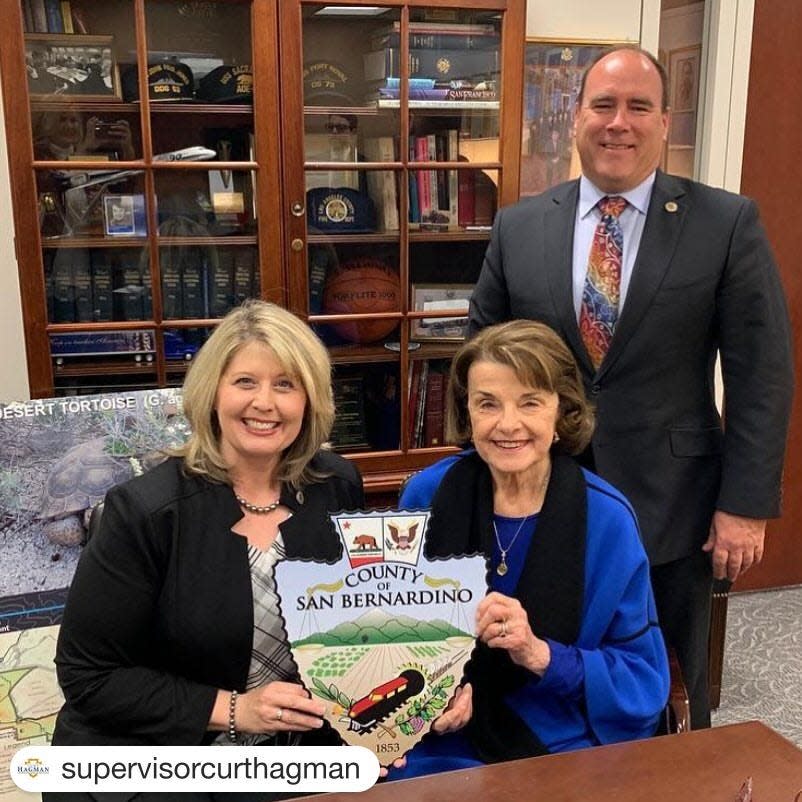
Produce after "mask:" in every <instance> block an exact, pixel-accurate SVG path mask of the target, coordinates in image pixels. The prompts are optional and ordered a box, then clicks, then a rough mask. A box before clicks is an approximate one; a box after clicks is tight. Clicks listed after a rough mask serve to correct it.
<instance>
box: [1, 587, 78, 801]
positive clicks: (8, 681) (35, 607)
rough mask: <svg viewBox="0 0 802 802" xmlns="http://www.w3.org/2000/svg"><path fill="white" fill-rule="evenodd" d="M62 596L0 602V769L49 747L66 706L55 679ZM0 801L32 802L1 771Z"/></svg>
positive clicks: (58, 593)
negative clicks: (19, 754)
mask: <svg viewBox="0 0 802 802" xmlns="http://www.w3.org/2000/svg"><path fill="white" fill-rule="evenodd" d="M66 596H67V592H66V590H57V591H46V592H42V593H26V594H21V595H17V596H7V597H5V598H4V599H0V766H2V767H6V766H8V765H9V763H10V762H11V757H12V756H13V755H14V753H15V752H16V751H17V750H18V749H21V748H22V747H23V746H34V745H36V744H49V743H50V741H51V739H52V737H53V728H54V726H55V723H56V714H57V713H58V711H59V709H60V708H61V705H62V703H63V701H64V698H63V696H62V695H61V691H60V689H59V686H58V681H57V679H56V667H55V665H54V664H53V656H54V655H55V653H56V638H57V637H58V624H59V621H60V620H61V613H62V610H63V609H64V600H65V598H66ZM0 799H2V800H3V802H30V800H31V794H29V793H26V792H24V791H22V790H20V789H19V788H18V787H17V786H16V785H14V783H13V782H12V780H11V778H10V777H9V775H8V771H6V770H3V771H0Z"/></svg>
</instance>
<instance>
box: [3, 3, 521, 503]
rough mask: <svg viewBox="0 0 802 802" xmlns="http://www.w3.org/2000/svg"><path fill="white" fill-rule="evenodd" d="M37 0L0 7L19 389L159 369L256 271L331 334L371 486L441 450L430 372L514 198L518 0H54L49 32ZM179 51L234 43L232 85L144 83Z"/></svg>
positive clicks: (92, 383) (215, 55)
mask: <svg viewBox="0 0 802 802" xmlns="http://www.w3.org/2000/svg"><path fill="white" fill-rule="evenodd" d="M38 2H39V0H19V2H8V3H2V4H0V25H2V30H3V31H4V32H5V33H4V46H3V48H2V54H1V55H0V67H1V68H2V81H3V93H4V94H3V97H4V104H5V115H6V132H7V141H8V150H9V160H10V173H11V180H12V186H13V195H14V222H15V230H16V237H15V248H16V255H17V261H18V265H19V271H20V285H21V293H22V307H23V317H24V324H25V336H26V349H27V358H28V372H29V384H30V388H31V395H32V396H33V397H47V396H52V395H54V394H73V393H86V392H106V391H113V390H118V389H130V388H142V387H160V386H168V385H178V384H180V383H181V381H182V378H183V374H184V373H185V370H186V365H187V364H188V361H189V360H190V359H191V356H192V353H193V352H194V350H195V349H196V348H197V347H198V346H199V345H200V344H201V342H202V341H203V338H204V336H205V334H206V333H207V332H208V331H209V330H210V328H211V327H213V326H214V325H215V323H216V321H217V320H219V318H220V317H221V316H222V314H224V312H225V310H226V308H227V307H228V306H230V305H231V304H233V303H236V302H237V301H238V300H239V299H241V298H243V297H245V296H246V295H249V294H255V295H259V296H261V297H264V298H267V299H269V300H272V301H275V302H276V303H279V304H282V305H285V306H287V307H288V308H290V309H292V310H293V311H294V312H296V313H297V314H299V315H300V316H302V317H304V318H305V319H307V320H308V321H309V322H310V324H311V325H312V326H313V327H314V328H315V329H316V330H317V331H318V333H319V334H320V336H321V337H322V338H323V340H324V342H326V343H327V345H328V346H329V348H330V350H331V354H332V359H333V363H334V379H335V387H336V389H337V398H338V422H337V427H336V428H335V433H334V438H333V440H334V443H335V446H337V447H338V448H340V449H341V450H342V451H343V452H344V453H347V454H348V455H349V456H353V458H354V459H355V460H356V461H357V463H358V464H359V466H360V468H361V469H362V471H363V473H364V475H365V478H366V485H367V488H368V490H369V491H370V492H372V493H374V494H381V493H385V494H391V493H392V492H394V491H395V489H396V488H397V486H398V484H399V482H400V481H401V479H402V478H403V477H404V476H406V475H407V474H408V473H409V472H410V471H413V470H415V469H417V468H419V467H422V466H423V465H425V464H428V463H429V462H431V461H432V460H433V459H435V458H436V457H437V456H438V455H439V454H441V453H444V446H443V444H442V441H441V433H440V430H439V426H440V421H439V420H438V416H440V417H441V411H440V410H441V405H442V402H441V400H440V399H442V390H443V385H444V380H443V378H442V377H443V376H444V375H445V372H446V370H447V367H448V363H449V361H450V358H451V356H452V355H453V353H454V351H455V349H456V347H457V345H458V339H457V338H458V337H459V333H460V331H461V326H462V321H463V320H464V318H465V312H464V303H465V299H466V298H467V297H468V296H469V293H470V287H471V285H472V284H473V283H474V282H475V281H476V278H477V277H478V274H479V270H480V268H481V264H482V258H483V255H484V250H485V248H486V245H487V241H488V238H489V235H490V230H489V225H490V223H491V221H492V216H493V213H494V211H495V209H496V208H498V206H500V205H504V204H507V203H511V202H514V201H516V200H517V198H518V183H519V182H518V179H519V167H520V146H521V107H522V78H523V51H524V29H525V10H526V3H525V0H473V2H472V3H471V4H470V6H469V7H467V8H466V7H465V4H464V3H463V2H457V0H432V1H431V2H426V3H424V2H418V0H409V1H408V2H398V1H396V0H388V2H385V3H383V4H382V5H381V6H380V7H378V8H377V7H376V6H374V5H373V4H372V3H367V2H364V0H350V2H348V3H347V6H348V7H351V8H352V13H351V14H349V15H348V16H345V15H343V13H342V12H343V11H344V6H345V5H346V4H344V3H338V2H336V0H335V2H333V3H329V4H325V3H322V2H315V3H312V2H306V0H245V1H244V2H243V1H239V2H237V1H236V0H230V1H228V0H218V1H217V2H204V3H183V2H177V1H174V0H107V2H105V3H94V2H90V0H71V3H70V4H69V5H70V6H71V9H72V12H73V13H72V19H71V22H72V23H73V25H72V27H73V30H74V31H76V32H74V33H63V34H57V33H55V32H54V31H52V30H51V31H42V30H38V31H34V30H31V29H32V27H33V26H34V22H35V21H34V20H33V16H34V15H33V6H34V5H36V4H38ZM58 5H59V6H60V7H61V8H62V9H63V8H64V6H65V4H63V3H60V4H58ZM353 7H357V12H358V13H357V14H356V15H355V14H354V13H353ZM337 12H340V13H337ZM40 27H41V24H40ZM176 62H178V63H181V64H185V65H187V66H190V67H191V69H192V70H193V71H194V72H195V78H194V84H196V85H197V84H198V78H199V77H201V78H202V77H203V76H204V75H206V74H208V73H210V72H211V71H212V70H214V69H215V68H217V67H221V66H234V67H239V66H240V65H243V64H251V65H252V75H253V94H252V98H251V97H247V98H246V99H247V102H244V103H243V102H233V103H232V102H228V100H229V98H227V97H225V92H224V91H223V88H222V87H220V86H217V94H215V91H212V93H211V95H209V94H207V95H206V97H205V99H202V100H199V99H198V98H197V97H194V98H191V97H189V96H187V97H183V98H181V99H179V100H176V101H173V102H169V103H168V102H165V103H163V102H160V101H159V100H158V99H157V98H158V97H160V95H158V94H157V93H156V92H155V91H154V90H153V89H151V92H148V82H149V75H150V74H151V72H150V71H151V70H152V69H153V65H154V64H157V63H166V64H168V65H175V64H176ZM171 69H173V66H171V67H169V68H168V70H167V72H169V70H171ZM91 70H95V73H94V74H91V76H90V72H91ZM433 70H434V71H436V75H434V76H433V75H432V74H431V73H432V71H433ZM98 71H100V76H98V75H97V72H98ZM179 71H180V70H179ZM118 76H124V79H123V80H120V78H119V77H118ZM89 77H92V79H93V80H94V81H95V85H94V88H93V89H92V90H91V91H90V89H89V88H88V87H90V86H91V85H92V84H91V82H89V83H86V84H85V86H82V85H81V84H82V83H83V81H84V80H87V81H88V80H89ZM99 77H102V80H103V81H104V83H102V84H101V83H97V81H98V80H99ZM157 77H162V78H165V80H166V79H167V78H169V75H167V73H165V74H161V73H160V74H159V75H158V76H157ZM392 79H394V80H392ZM423 79H429V83H426V82H425V81H424V80H423ZM435 79H436V80H435ZM232 80H233V79H232ZM132 81H133V85H135V86H136V87H137V92H136V95H137V96H136V97H135V96H133V95H132V94H131V93H132V88H131V87H132V83H131V82H132ZM196 89H197V86H196ZM169 91H173V90H169ZM175 91H177V92H180V91H181V90H180V89H179V90H175ZM223 101H225V102H223ZM70 116H72V117H75V118H78V124H79V125H81V126H82V135H81V136H79V137H77V141H76V138H74V139H73V141H72V143H71V144H64V143H63V142H61V143H60V144H58V143H57V146H54V145H52V144H51V140H55V139H56V137H55V136H54V135H53V131H54V129H58V128H59V126H61V125H62V124H63V125H66V124H67V122H68V120H67V118H68V117H70ZM73 122H74V121H73ZM115 125H116V126H117V129H116V139H115V138H114V136H113V134H114V133H115V132H114V131H112V128H113V126H115ZM120 126H122V128H121V127H120ZM121 131H122V133H121ZM127 131H130V139H129V138H128V136H127ZM92 133H94V137H93V136H92V135H91V134H92ZM196 147H203V148H207V149H208V151H209V152H207V153H206V154H205V155H201V157H200V160H197V161H190V160H169V159H168V158H166V157H165V154H174V153H175V152H177V151H178V152H182V153H183V152H184V151H185V149H187V148H196ZM110 161H113V162H114V163H113V164H110V163H109V162H110ZM101 170H106V171H110V172H109V173H106V174H105V175H101V173H99V172H98V171H101ZM108 175H111V176H112V179H111V180H107V178H108ZM424 176H425V178H424ZM455 195H456V198H457V202H456V203H455V202H454V197H455ZM427 206H428V207H431V208H430V209H429V212H430V213H429V214H428V215H427V214H426V210H427ZM118 218H119V219H118ZM248 276H251V279H250V281H251V283H250V285H249V284H248ZM226 288H227V289H226ZM226 301H228V302H226ZM433 310H436V315H433V313H432V312H433ZM104 349H116V350H108V351H106V352H105V353H104V352H103V351H104ZM424 366H425V368H424ZM422 376H425V377H426V378H422ZM438 376H439V377H440V378H438ZM410 395H412V396H414V397H415V398H416V399H418V400H417V401H414V402H412V403H411V402H410ZM422 397H423V398H424V399H428V402H429V406H428V408H427V406H426V404H423V403H421V400H420V399H421V398H422ZM389 498H390V496H388V499H389Z"/></svg>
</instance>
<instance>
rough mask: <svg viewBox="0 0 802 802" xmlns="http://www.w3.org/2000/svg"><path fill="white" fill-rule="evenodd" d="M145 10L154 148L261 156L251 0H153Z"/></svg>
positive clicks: (197, 154) (231, 157)
mask: <svg viewBox="0 0 802 802" xmlns="http://www.w3.org/2000/svg"><path fill="white" fill-rule="evenodd" d="M145 15H146V24H147V35H148V93H149V97H150V101H151V107H150V108H151V130H152V132H153V150H154V153H156V154H176V156H177V157H179V158H185V159H186V158H190V159H199V160H202V159H214V158H217V159H218V160H221V161H251V160H253V142H252V132H253V72H252V68H251V63H252V59H251V45H250V42H251V21H250V20H251V18H250V3H230V2H229V3H222V2H204V3H175V2H172V1H171V0H170V1H166V2H165V1H162V0H149V2H147V3H146V6H145Z"/></svg>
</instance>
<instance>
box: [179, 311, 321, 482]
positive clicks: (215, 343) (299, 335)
mask: <svg viewBox="0 0 802 802" xmlns="http://www.w3.org/2000/svg"><path fill="white" fill-rule="evenodd" d="M251 342H259V343H262V344H264V345H266V346H268V347H269V348H270V349H271V351H273V353H274V354H275V356H276V359H277V360H278V362H279V363H280V364H281V366H282V368H283V369H284V370H286V371H287V373H289V374H290V375H291V376H293V377H294V378H295V379H296V380H297V381H299V382H300V384H301V385H302V387H303V389H304V392H305V393H306V408H305V409H304V418H303V423H302V425H301V432H300V434H299V435H298V437H297V438H296V440H295V441H294V442H293V443H292V444H291V445H290V446H289V447H288V448H287V449H286V450H285V451H284V453H283V454H282V455H281V460H280V462H279V468H278V477H277V478H278V479H279V480H280V481H284V482H288V483H290V484H292V485H294V486H296V487H297V486H301V485H303V484H307V483H309V482H310V481H314V480H315V479H317V478H320V477H319V476H318V475H317V474H316V473H315V472H314V471H312V470H311V469H310V467H309V461H310V460H311V459H312V457H313V456H314V455H315V454H316V453H317V452H318V450H319V449H320V448H321V446H322V445H323V444H324V443H325V442H326V440H327V439H328V437H329V434H330V433H331V427H332V424H333V423H334V398H333V395H332V389H331V362H330V361H329V354H328V351H327V350H326V348H325V346H324V345H323V343H321V342H320V340H319V339H318V338H317V336H316V335H315V334H314V332H313V331H312V330H311V329H310V328H309V327H308V326H307V325H306V324H305V323H304V322H303V321H301V320H299V319H298V318H297V317H295V315H293V314H292V313H291V312H288V311H287V310H286V309H282V308H281V307H280V306H276V305H275V304H272V303H268V302H266V301H256V300H251V301H246V302H245V303H243V304H242V306H239V307H237V308H235V309H232V310H231V312H229V313H228V314H227V315H226V316H225V317H224V318H223V320H222V321H221V323H220V324H219V325H218V326H217V328H216V329H215V330H214V332H213V333H212V336H211V337H209V339H208V340H207V341H206V343H205V344H204V346H203V348H201V350H200V351H199V352H198V354H197V356H196V357H195V359H194V360H193V362H192V366H191V367H190V369H189V372H188V373H187V377H186V380H185V381H184V390H183V395H184V413H185V415H186V416H187V419H188V420H189V423H190V425H191V427H192V434H191V436H190V438H189V440H188V441H187V442H186V444H185V445H184V446H182V447H181V448H180V449H177V451H176V452H175V453H176V454H177V455H178V456H181V457H183V459H184V464H185V466H186V468H187V470H189V471H191V472H192V473H198V474H201V475H204V476H208V477H210V478H211V479H214V480H217V481H219V482H225V483H227V484H231V479H230V477H229V474H228V466H227V465H226V462H225V460H224V458H223V455H222V452H221V450H220V425H219V423H218V421H217V412H216V411H215V401H216V398H217V388H218V385H219V384H220V379H221V377H222V376H223V374H224V373H225V371H226V369H227V368H228V366H229V364H230V363H231V360H232V358H233V357H234V355H235V354H236V353H237V352H238V351H239V350H240V349H241V348H242V347H243V346H245V345H247V344H248V343H251Z"/></svg>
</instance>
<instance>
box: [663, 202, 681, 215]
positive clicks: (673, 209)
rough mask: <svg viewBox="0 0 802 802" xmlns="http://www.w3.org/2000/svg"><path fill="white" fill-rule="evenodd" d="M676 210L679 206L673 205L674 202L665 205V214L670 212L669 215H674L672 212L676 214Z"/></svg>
mask: <svg viewBox="0 0 802 802" xmlns="http://www.w3.org/2000/svg"><path fill="white" fill-rule="evenodd" d="M677 209H679V206H677V204H676V203H674V201H668V202H667V203H666V205H665V210H666V211H667V212H671V214H674V212H676V211H677Z"/></svg>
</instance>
